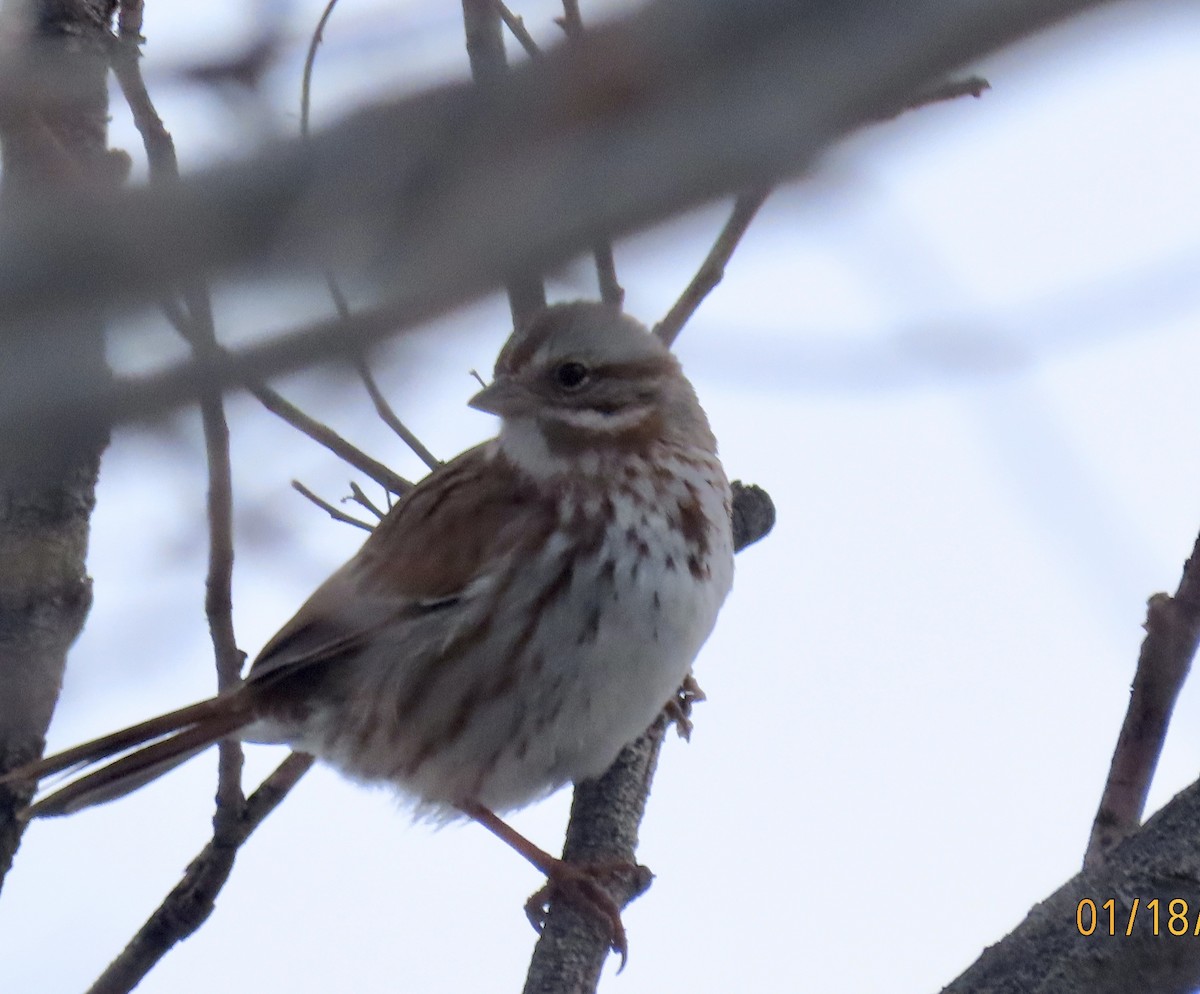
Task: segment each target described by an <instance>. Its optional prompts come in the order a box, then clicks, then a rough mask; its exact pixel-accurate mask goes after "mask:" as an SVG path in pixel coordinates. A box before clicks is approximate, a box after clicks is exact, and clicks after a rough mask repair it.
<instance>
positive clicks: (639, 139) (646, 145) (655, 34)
mask: <svg viewBox="0 0 1200 994" xmlns="http://www.w3.org/2000/svg"><path fill="white" fill-rule="evenodd" d="M1103 2H1105V0H1006V2H1001V3H992V4H958V3H952V2H950V0H912V2H910V3H906V4H904V5H896V4H893V3H891V2H889V0H855V2H852V3H845V2H842V0H837V2H834V0H820V2H816V3H810V4H778V3H774V2H768V0H753V2H747V0H741V2H734V0H704V2H700V0H655V2H652V3H650V4H648V5H647V6H645V7H644V8H642V9H641V10H639V11H637V12H636V13H634V14H632V15H630V16H629V17H626V18H625V19H623V20H620V21H616V22H613V23H610V24H605V25H603V26H601V27H598V28H596V29H594V30H591V31H589V32H588V33H587V34H586V35H585V36H584V38H582V39H580V40H577V41H573V42H571V43H570V44H569V45H566V46H558V47H556V48H555V49H553V50H551V51H548V52H547V53H546V54H545V55H544V56H543V58H541V59H539V60H538V65H537V66H529V65H525V66H520V67H516V68H514V69H512V70H511V71H509V72H507V73H505V74H504V76H503V77H501V78H499V79H497V80H495V81H493V82H492V83H491V84H490V85H489V86H488V87H487V89H486V91H485V90H483V89H480V88H472V87H468V86H463V85H453V86H446V87H442V88H439V89H435V90H431V91H427V92H425V93H421V94H418V95H415V96H411V97H408V98H405V99H403V100H399V101H396V102H395V103H393V104H390V105H384V106H381V107H376V108H371V109H367V110H363V111H359V112H357V113H355V114H353V115H351V116H350V117H348V118H347V119H345V120H344V121H343V122H342V123H340V124H338V125H335V126H333V127H330V128H329V129H327V130H326V131H325V132H323V133H321V134H317V135H314V136H312V137H311V138H310V139H309V140H308V142H307V143H300V142H299V141H297V142H289V143H283V144H280V145H277V146H275V147H273V148H271V149H269V150H266V151H264V152H262V153H261V154H259V155H258V156H256V157H254V158H251V159H249V160H247V161H245V162H242V163H237V164H234V165H226V166H221V167H217V168H214V169H211V170H209V171H207V172H204V173H201V174H198V175H196V176H194V177H191V178H189V179H185V180H184V181H182V182H181V183H179V184H177V185H174V186H173V187H172V188H171V189H169V190H162V189H140V190H125V191H121V192H118V193H113V194H110V195H103V194H92V195H90V196H88V197H86V198H85V197H83V195H80V196H78V197H74V198H56V199H55V200H53V201H46V200H39V201H36V202H31V203H28V204H24V205H22V207H21V217H20V218H19V219H18V221H16V222H14V227H13V228H11V229H10V230H9V233H8V237H7V238H5V239H4V241H3V242H0V324H10V323H11V322H12V321H14V320H16V319H18V318H19V317H20V316H21V315H23V314H28V313H30V312H34V311H37V312H45V311H47V310H50V309H55V308H58V309H66V308H71V307H74V306H77V305H79V304H81V303H83V302H86V301H90V300H94V299H96V298H97V297H100V298H105V299H107V300H108V301H109V303H110V304H113V303H122V302H125V303H128V302H134V301H139V300H146V299H151V300H153V299H155V298H157V297H159V296H161V295H162V294H163V292H164V289H165V288H168V287H169V286H170V285H171V283H172V282H174V281H177V280H180V279H182V278H185V277H187V276H209V275H213V274H215V273H217V272H220V273H223V274H227V275H241V276H248V275H255V276H258V275H263V274H266V273H268V272H275V273H281V272H287V273H291V274H293V275H295V274H296V273H298V272H304V271H308V270H309V268H310V267H318V268H319V267H320V266H321V265H322V264H323V263H325V262H327V261H328V260H330V259H331V258H334V257H336V258H338V259H339V261H340V262H341V263H343V264H348V265H361V266H372V267H373V271H374V273H375V275H376V277H377V280H378V283H379V285H380V286H381V287H386V288H387V290H388V293H389V295H390V300H389V301H388V302H387V303H386V304H384V305H381V307H380V308H379V312H380V313H386V314H387V315H388V317H389V319H388V320H387V321H373V320H361V321H355V322H349V323H347V322H342V323H331V324H326V325H324V326H317V327H311V328H308V329H296V330H293V331H292V332H290V333H288V334H285V335H284V336H282V337H281V338H279V339H277V340H276V341H273V342H270V343H267V344H266V345H259V346H256V347H252V348H249V349H247V350H244V356H243V358H242V359H241V360H239V361H238V362H233V363H229V364H218V365H214V366H210V367H208V368H207V369H206V372H207V373H208V374H209V376H210V377H211V378H212V379H214V380H215V381H216V382H217V383H219V384H220V385H222V386H226V387H227V386H229V385H231V384H232V383H234V382H237V381H238V380H239V379H240V378H241V377H242V376H244V375H246V374H247V373H248V374H250V375H252V376H254V377H256V378H260V379H261V378H263V377H265V376H268V375H273V374H275V373H279V372H283V371H285V370H290V369H294V368H296V367H297V366H299V365H302V364H305V363H309V362H313V361H318V360H319V359H327V358H329V357H330V356H332V355H338V354H342V355H344V354H346V353H348V352H349V353H354V352H358V351H361V349H362V348H363V346H364V345H365V344H366V343H367V342H369V341H371V340H373V339H376V338H378V337H381V336H383V335H385V334H390V333H394V332H396V331H399V330H403V329H405V328H408V327H411V326H412V325H413V324H414V323H415V322H418V321H420V320H423V319H425V318H428V317H430V316H431V315H434V314H438V313H441V312H443V311H444V310H446V309H447V308H449V307H451V306H454V305H456V304H461V303H463V302H464V301H466V300H469V299H473V298H475V297H477V296H479V295H481V294H483V293H485V292H487V291H489V290H490V289H491V288H493V287H494V286H495V285H496V284H497V283H498V282H503V281H505V280H507V279H509V278H511V277H512V276H513V275H514V274H516V273H520V272H526V271H529V270H531V269H535V270H536V269H539V268H542V267H545V266H548V265H552V264H555V263H557V262H560V261H563V260H565V259H568V258H570V257H571V256H572V255H573V254H574V253H575V252H577V251H579V250H580V249H582V248H585V247H587V246H589V245H591V244H592V243H593V242H594V240H595V238H596V236H597V233H598V232H611V233H613V234H614V235H616V234H621V233H625V232H629V231H633V230H635V229H638V228H641V227H645V226H647V225H649V224H651V223H653V222H655V221H658V220H661V219H663V218H665V217H668V216H670V215H672V214H674V213H676V212H678V211H681V210H684V209H686V208H688V207H692V206H695V205H697V204H699V203H702V202H705V201H707V200H710V199H712V198H713V197H718V196H721V195H723V194H726V193H729V192H734V191H737V190H743V189H749V188H752V187H755V186H765V185H769V184H771V183H774V182H777V181H778V180H780V179H782V178H784V177H786V176H792V175H795V174H797V173H799V172H801V171H802V170H803V169H804V168H806V167H807V166H808V165H809V164H810V163H811V162H812V161H813V159H814V157H815V156H816V155H817V154H819V153H820V152H821V151H822V150H823V149H824V148H826V147H828V146H829V145H830V144H831V143H832V142H834V141H835V140H836V139H837V138H839V137H840V136H842V135H844V134H845V133H847V132H848V131H850V130H853V129H855V128H858V127H861V126H862V125H863V124H865V123H867V122H870V121H873V120H876V119H878V118H879V117H880V116H882V115H886V114H887V113H888V112H892V111H894V110H895V109H897V108H900V107H903V106H904V105H905V104H906V102H908V101H910V100H911V98H912V95H913V94H914V93H919V92H920V91H921V89H922V88H923V87H926V88H927V87H929V86H931V85H933V84H934V81H936V80H938V79H940V78H942V77H944V76H945V75H946V74H947V73H948V72H950V71H951V70H953V69H954V68H955V67H956V66H957V65H959V64H960V63H962V62H964V61H966V60H969V59H972V58H977V57H979V56H981V55H983V54H986V53H987V52H989V51H991V50H993V49H995V48H996V47H998V46H1000V45H1002V44H1005V43H1008V42H1011V41H1015V40H1016V39H1018V38H1020V37H1022V36H1023V35H1025V34H1027V33H1029V32H1031V31H1034V30H1037V29H1038V28H1041V27H1044V26H1046V25H1048V24H1051V23H1053V22H1055V21H1058V20H1061V19H1063V18H1066V17H1069V16H1071V15H1073V14H1077V13H1079V12H1081V11H1084V10H1088V9H1092V8H1095V7H1098V6H1100V5H1101V4H1102V3H1103ZM564 49H565V50H564ZM431 178H432V180H433V181H431ZM181 230H182V231H186V232H188V238H187V239H180V238H179V232H180V231H181ZM80 258H84V259H87V260H88V266H87V267H86V268H85V269H82V270H81V269H80V268H79V267H74V268H72V262H73V260H76V259H80ZM47 287H54V288H56V291H57V292H56V293H55V294H54V295H52V296H51V295H49V294H48V293H47V290H46V288H47ZM60 347H64V348H66V347H69V345H68V343H65V342H64V343H61V345H60ZM239 367H240V368H239ZM198 371H199V367H197V366H190V367H189V366H182V367H179V368H176V369H174V370H170V371H168V372H167V373H165V374H162V376H163V377H165V379H164V380H160V381H159V384H158V387H159V388H160V389H161V387H162V385H163V384H164V383H165V382H167V381H169V380H171V379H172V378H173V377H174V378H176V386H175V390H174V393H173V394H170V393H160V394H159V395H158V397H157V400H156V403H157V404H159V405H160V406H161V405H163V404H167V403H177V402H178V401H179V400H180V399H182V397H185V396H186V397H194V396H195V395H196V392H197V390H198V389H199V387H198V385H197V384H196V383H194V382H192V379H193V378H194V377H195V375H196V373H197V372H198ZM15 379H16V382H17V384H18V385H20V383H21V378H20V377H17V378H15ZM93 389H94V388H93ZM127 389H128V385H127V384H126V385H124V387H123V395H118V396H117V397H115V398H112V400H114V401H115V402H114V403H113V404H112V409H113V410H116V411H117V412H120V413H123V414H128V413H130V412H131V411H132V410H133V409H134V405H133V403H132V397H131V396H129V395H128V394H127V393H126V391H127ZM109 399H110V398H106V397H103V396H98V395H96V394H95V393H87V392H86V391H85V392H83V393H82V395H78V394H76V395H72V396H71V397H63V396H61V395H56V394H55V392H54V391H53V390H52V389H48V385H47V384H45V383H27V384H25V386H24V388H23V389H18V390H15V391H13V392H11V393H10V394H8V395H6V396H4V397H0V422H5V423H7V422H11V421H13V420H21V419H27V418H28V417H29V416H30V415H32V414H37V415H39V416H42V417H46V416H53V415H54V414H55V413H56V412H57V411H61V410H62V409H63V408H67V409H73V408H78V407H79V406H83V407H86V408H88V409H90V410H93V411H94V410H96V408H97V407H101V408H102V407H103V406H104V405H105V402H106V401H108V400H109ZM144 399H145V398H143V400H144Z"/></svg>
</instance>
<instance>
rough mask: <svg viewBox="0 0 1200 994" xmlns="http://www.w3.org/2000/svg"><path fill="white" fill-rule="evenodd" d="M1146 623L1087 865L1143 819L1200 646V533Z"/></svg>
mask: <svg viewBox="0 0 1200 994" xmlns="http://www.w3.org/2000/svg"><path fill="white" fill-rule="evenodd" d="M1145 627H1146V637H1145V639H1144V640H1143V641H1142V650H1141V653H1140V654H1139V655H1138V662H1137V671H1136V672H1135V674H1134V677H1133V687H1132V689H1131V691H1130V694H1129V707H1128V710H1127V711H1126V712H1125V721H1124V723H1123V724H1122V726H1121V734H1120V735H1119V736H1118V738H1117V746H1116V749H1115V750H1114V752H1113V757H1112V765H1111V766H1110V767H1109V771H1108V780H1107V782H1106V783H1105V785H1104V793H1103V795H1102V796H1101V799H1100V807H1099V810H1098V811H1097V812H1096V820H1095V822H1094V823H1093V824H1092V834H1091V838H1090V840H1089V842H1088V848H1087V854H1086V855H1085V856H1084V859H1083V865H1084V867H1085V868H1089V867H1092V866H1095V865H1097V864H1098V863H1101V862H1103V861H1104V859H1105V858H1106V857H1107V855H1108V854H1109V853H1110V852H1111V851H1112V848H1113V846H1115V845H1116V844H1117V843H1118V842H1120V841H1121V840H1122V839H1123V838H1125V837H1126V836H1128V835H1131V834H1133V833H1134V832H1136V831H1137V829H1138V826H1139V825H1140V824H1141V821H1142V812H1143V811H1144V810H1145V807H1146V797H1147V796H1148V795H1149V793H1150V784H1151V782H1152V781H1153V779H1154V771H1155V769H1156V768H1157V766H1158V758H1159V756H1160V755H1161V753H1162V747H1163V742H1164V741H1165V740H1166V737H1167V726H1168V724H1169V723H1170V721H1171V712H1172V711H1173V710H1174V708H1175V701H1176V700H1177V699H1178V697H1179V691H1180V690H1181V689H1182V688H1183V683H1184V681H1185V680H1186V679H1187V675H1188V671H1189V670H1190V669H1191V666H1192V659H1193V658H1194V657H1195V655H1196V648H1197V645H1200V537H1198V538H1197V539H1196V544H1195V545H1194V546H1193V548H1192V554H1191V556H1190V557H1189V558H1188V560H1187V562H1186V563H1184V567H1183V576H1182V577H1181V579H1180V581H1179V587H1178V589H1177V590H1176V591H1175V596H1174V597H1169V596H1168V595H1167V594H1155V595H1154V596H1153V597H1151V598H1150V602H1149V605H1148V607H1147V611H1146V626H1145Z"/></svg>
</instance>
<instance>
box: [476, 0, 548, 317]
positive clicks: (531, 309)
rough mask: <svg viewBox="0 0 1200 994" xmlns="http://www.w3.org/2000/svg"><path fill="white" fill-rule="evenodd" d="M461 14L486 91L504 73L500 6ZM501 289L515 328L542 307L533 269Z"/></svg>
mask: <svg viewBox="0 0 1200 994" xmlns="http://www.w3.org/2000/svg"><path fill="white" fill-rule="evenodd" d="M462 10H463V30H464V32H465V33H466V36H467V58H468V60H469V61H470V63H471V77H472V78H473V79H474V80H475V84H476V85H477V86H478V87H480V89H487V88H488V87H490V86H491V85H492V84H493V83H495V82H497V81H498V80H500V79H501V78H503V76H504V74H505V73H506V72H507V71H508V58H507V57H506V55H505V53H504V29H503V22H502V20H501V11H500V6H499V5H498V4H497V3H496V2H495V0H462ZM504 289H505V292H506V293H507V294H508V309H509V311H510V312H511V313H512V319H513V327H515V328H520V327H521V326H523V325H524V324H525V323H526V322H527V321H528V320H529V318H530V317H531V316H533V315H534V314H536V313H537V312H538V311H540V310H541V309H542V308H543V307H545V306H546V285H545V283H543V282H542V277H541V275H540V274H539V273H538V271H537V269H536V268H533V267H528V268H522V269H521V270H515V271H513V272H512V274H511V275H509V277H508V279H507V280H506V281H505V284H504Z"/></svg>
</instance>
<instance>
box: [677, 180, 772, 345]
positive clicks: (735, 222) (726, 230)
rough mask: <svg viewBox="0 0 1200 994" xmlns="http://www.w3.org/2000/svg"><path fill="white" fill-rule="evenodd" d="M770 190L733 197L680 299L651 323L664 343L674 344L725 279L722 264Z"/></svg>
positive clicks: (736, 245) (740, 238)
mask: <svg viewBox="0 0 1200 994" xmlns="http://www.w3.org/2000/svg"><path fill="white" fill-rule="evenodd" d="M770 192H771V191H770V188H769V187H768V188H763V189H759V190H750V191H747V192H746V193H743V194H740V195H739V196H738V197H737V199H736V200H734V202H733V211H732V213H730V215H729V220H728V221H726V222H725V227H723V228H722V229H721V233H720V234H719V235H717V240H716V241H715V242H713V246H712V248H711V249H709V251H708V255H706V256H705V257H704V262H702V263H701V264H700V268H699V269H698V270H697V271H696V275H695V276H693V277H692V281H691V282H690V283H689V284H688V285H687V287H686V288H685V289H684V291H683V293H682V294H680V296H679V299H678V300H677V301H675V303H674V305H672V307H671V309H670V310H669V311H667V315H666V317H664V318H663V319H662V320H661V321H659V322H658V324H657V325H655V326H654V334H656V335H657V336H658V337H659V338H660V339H662V341H663V342H664V343H665V344H667V345H672V344H674V342H675V339H676V338H678V337H679V333H680V332H681V331H682V330H683V326H684V325H685V324H687V322H688V320H689V319H690V318H691V316H692V315H693V314H695V313H696V309H697V308H698V307H699V306H700V304H701V303H702V302H703V301H704V298H705V297H707V296H708V295H709V294H710V293H711V292H712V290H713V288H714V287H716V285H717V284H718V283H720V282H721V280H722V279H723V278H724V276H725V266H726V264H727V263H728V262H729V259H730V257H731V256H732V255H733V252H734V249H736V248H737V247H738V243H739V242H740V241H741V240H742V236H743V235H744V234H745V233H746V229H747V228H749V227H750V222H751V221H753V220H754V215H755V214H757V213H758V209H759V208H760V207H761V206H762V204H763V201H764V200H766V199H767V195H768V194H769V193H770Z"/></svg>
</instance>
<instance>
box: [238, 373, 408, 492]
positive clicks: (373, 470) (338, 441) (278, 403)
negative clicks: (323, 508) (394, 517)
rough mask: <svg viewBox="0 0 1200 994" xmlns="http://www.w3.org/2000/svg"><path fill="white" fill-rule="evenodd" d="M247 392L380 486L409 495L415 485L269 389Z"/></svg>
mask: <svg viewBox="0 0 1200 994" xmlns="http://www.w3.org/2000/svg"><path fill="white" fill-rule="evenodd" d="M247 389H248V390H249V391H250V392H251V393H252V394H254V396H255V397H257V398H258V401H259V403H261V404H262V405H263V407H265V408H266V409H267V410H268V411H270V412H271V413H272V414H275V415H277V416H278V417H281V418H283V420H284V421H286V422H287V423H288V424H290V425H291V426H292V427H293V428H296V429H297V430H298V431H301V432H303V433H304V434H305V435H307V436H308V437H309V438H311V439H312V440H313V441H314V442H317V443H319V444H320V445H323V446H325V448H327V449H328V450H329V451H330V452H332V453H333V454H334V455H335V456H337V457H338V458H339V459H341V460H342V461H343V462H346V463H349V464H350V465H351V466H353V467H354V468H355V469H357V470H359V472H362V473H366V474H367V476H369V477H370V478H371V479H372V480H374V481H375V482H376V483H378V484H379V485H380V486H381V487H385V488H386V489H388V490H390V491H391V492H392V493H394V494H397V495H403V494H406V493H408V491H410V490H411V489H412V484H411V483H410V482H409V481H408V480H406V479H404V477H402V476H400V475H399V474H398V473H394V472H392V470H390V469H388V468H387V467H386V466H385V465H384V464H383V463H381V462H380V461H379V460H378V459H372V458H371V457H370V456H369V455H367V454H366V453H365V452H363V451H362V450H361V449H360V448H358V447H357V446H355V445H352V444H351V443H350V442H348V441H346V439H344V438H342V436H341V435H339V434H338V433H337V432H336V431H334V430H333V429H332V428H330V427H329V426H328V425H325V424H323V423H322V422H320V421H318V420H317V419H316V418H314V417H311V416H310V415H308V414H305V413H304V412H303V411H302V410H300V408H298V407H297V406H296V405H295V404H293V403H291V402H290V401H287V400H284V398H283V397H281V396H280V395H279V394H278V393H276V392H275V391H274V390H272V389H271V388H270V387H263V386H258V385H257V384H250V385H248V386H247Z"/></svg>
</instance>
